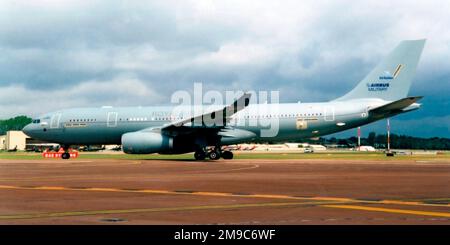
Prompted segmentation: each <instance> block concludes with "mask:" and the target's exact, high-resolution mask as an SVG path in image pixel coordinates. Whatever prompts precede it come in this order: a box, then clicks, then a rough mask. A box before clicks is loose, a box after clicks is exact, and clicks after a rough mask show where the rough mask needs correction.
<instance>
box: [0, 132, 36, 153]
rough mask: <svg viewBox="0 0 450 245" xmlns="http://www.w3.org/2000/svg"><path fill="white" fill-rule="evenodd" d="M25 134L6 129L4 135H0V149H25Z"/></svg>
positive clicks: (26, 137)
mask: <svg viewBox="0 0 450 245" xmlns="http://www.w3.org/2000/svg"><path fill="white" fill-rule="evenodd" d="M29 138H30V137H28V136H27V135H26V134H24V133H23V132H22V131H8V132H6V135H2V136H0V150H14V149H16V150H22V151H23V150H25V148H26V145H27V139H29Z"/></svg>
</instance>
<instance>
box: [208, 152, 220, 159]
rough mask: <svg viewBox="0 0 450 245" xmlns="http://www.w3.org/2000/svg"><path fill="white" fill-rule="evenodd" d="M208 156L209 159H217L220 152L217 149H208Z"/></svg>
mask: <svg viewBox="0 0 450 245" xmlns="http://www.w3.org/2000/svg"><path fill="white" fill-rule="evenodd" d="M208 157H209V159H211V160H218V159H220V152H218V151H210V152H209V153H208Z"/></svg>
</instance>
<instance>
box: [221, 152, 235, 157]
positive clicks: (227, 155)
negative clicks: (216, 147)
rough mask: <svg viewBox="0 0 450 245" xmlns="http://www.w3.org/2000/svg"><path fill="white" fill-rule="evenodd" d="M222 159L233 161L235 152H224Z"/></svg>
mask: <svg viewBox="0 0 450 245" xmlns="http://www.w3.org/2000/svg"><path fill="white" fill-rule="evenodd" d="M222 158H223V159H233V152H231V151H224V152H222Z"/></svg>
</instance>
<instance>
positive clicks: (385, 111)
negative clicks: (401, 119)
mask: <svg viewBox="0 0 450 245" xmlns="http://www.w3.org/2000/svg"><path fill="white" fill-rule="evenodd" d="M422 98H423V96H414V97H407V98H403V99H400V100H397V101H394V102H391V103H388V104H386V105H382V106H379V107H376V108H373V109H371V110H369V113H370V114H371V115H373V116H385V115H395V114H398V113H400V112H404V111H409V110H414V109H418V108H419V105H418V104H415V105H416V106H414V103H416V101H419V100H420V99H422Z"/></svg>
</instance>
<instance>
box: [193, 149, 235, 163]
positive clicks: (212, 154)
mask: <svg viewBox="0 0 450 245" xmlns="http://www.w3.org/2000/svg"><path fill="white" fill-rule="evenodd" d="M219 149H220V147H215V148H213V149H212V150H210V151H208V152H206V151H205V150H203V149H200V150H197V151H196V152H195V153H194V158H195V160H205V158H206V157H208V158H209V159H211V160H219V159H220V158H221V157H222V158H223V159H233V152H231V151H221V150H219Z"/></svg>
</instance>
